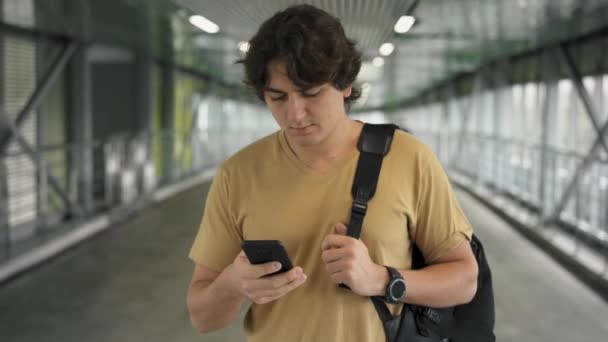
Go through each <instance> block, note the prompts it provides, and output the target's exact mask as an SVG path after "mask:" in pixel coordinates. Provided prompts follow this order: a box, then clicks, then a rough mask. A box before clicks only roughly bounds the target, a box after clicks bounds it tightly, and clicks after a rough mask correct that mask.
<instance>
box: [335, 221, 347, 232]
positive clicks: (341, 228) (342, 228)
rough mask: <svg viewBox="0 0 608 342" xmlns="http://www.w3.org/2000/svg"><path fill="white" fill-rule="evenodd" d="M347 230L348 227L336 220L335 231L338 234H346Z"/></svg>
mask: <svg viewBox="0 0 608 342" xmlns="http://www.w3.org/2000/svg"><path fill="white" fill-rule="evenodd" d="M347 231H348V227H346V225H345V224H344V223H342V222H338V223H336V233H337V234H338V235H346V232H347Z"/></svg>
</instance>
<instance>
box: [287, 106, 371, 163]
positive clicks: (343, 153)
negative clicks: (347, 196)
mask: <svg viewBox="0 0 608 342" xmlns="http://www.w3.org/2000/svg"><path fill="white" fill-rule="evenodd" d="M362 127H363V125H362V124H361V123H360V122H356V121H353V120H351V119H348V118H345V119H344V120H343V121H342V122H340V123H339V124H338V125H337V126H336V128H335V129H334V131H333V132H331V133H330V134H329V136H328V137H327V139H325V141H323V142H322V143H321V144H319V145H315V146H305V147H301V146H294V145H292V146H291V148H292V150H293V151H294V153H295V154H296V156H297V157H298V159H300V160H301V161H302V162H304V163H305V164H306V165H308V166H309V167H311V168H312V169H314V170H317V171H319V172H322V173H324V172H328V171H329V170H331V169H332V168H333V167H334V166H335V164H336V163H337V162H339V161H341V160H343V159H344V158H346V157H347V156H349V155H350V153H351V152H352V151H353V149H355V148H356V147H357V141H358V139H359V135H360V133H361V129H362ZM290 145H291V144H290Z"/></svg>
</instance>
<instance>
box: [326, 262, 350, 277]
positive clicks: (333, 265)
mask: <svg viewBox="0 0 608 342" xmlns="http://www.w3.org/2000/svg"><path fill="white" fill-rule="evenodd" d="M346 267H347V265H346V263H345V262H344V261H343V260H338V261H335V262H330V263H328V264H325V269H326V270H327V272H328V273H329V274H334V273H339V272H342V271H344V270H345V269H346Z"/></svg>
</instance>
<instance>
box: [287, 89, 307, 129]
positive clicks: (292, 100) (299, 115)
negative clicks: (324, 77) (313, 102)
mask: <svg viewBox="0 0 608 342" xmlns="http://www.w3.org/2000/svg"><path fill="white" fill-rule="evenodd" d="M305 102H306V101H305V100H304V99H303V98H302V97H300V96H298V95H294V96H290V97H289V100H288V105H287V106H288V108H287V118H288V119H289V121H290V122H291V123H292V124H298V123H300V121H301V120H302V119H303V118H304V116H305V113H306V105H305V104H306V103H305Z"/></svg>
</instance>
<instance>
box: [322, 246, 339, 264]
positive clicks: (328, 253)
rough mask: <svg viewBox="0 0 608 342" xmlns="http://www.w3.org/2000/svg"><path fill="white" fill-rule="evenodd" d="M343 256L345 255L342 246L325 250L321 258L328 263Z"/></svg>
mask: <svg viewBox="0 0 608 342" xmlns="http://www.w3.org/2000/svg"><path fill="white" fill-rule="evenodd" d="M343 257H344V251H343V249H342V248H331V249H327V250H324V251H323V253H321V259H322V260H323V262H324V263H326V264H327V263H330V262H335V261H338V260H340V259H342V258H343Z"/></svg>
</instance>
